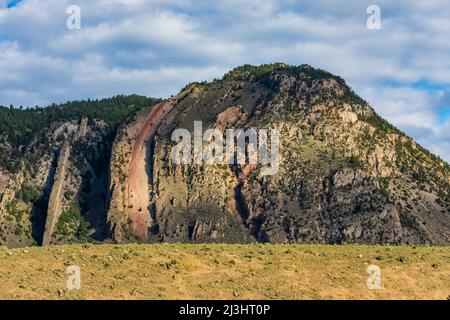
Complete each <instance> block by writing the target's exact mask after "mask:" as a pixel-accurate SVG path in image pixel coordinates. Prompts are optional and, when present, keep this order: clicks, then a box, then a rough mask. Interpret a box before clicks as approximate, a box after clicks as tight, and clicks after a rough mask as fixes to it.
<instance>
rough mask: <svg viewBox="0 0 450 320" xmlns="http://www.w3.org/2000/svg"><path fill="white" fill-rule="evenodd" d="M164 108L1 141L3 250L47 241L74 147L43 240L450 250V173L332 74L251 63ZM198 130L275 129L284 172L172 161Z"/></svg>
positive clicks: (72, 122)
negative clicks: (57, 179) (180, 139)
mask: <svg viewBox="0 0 450 320" xmlns="http://www.w3.org/2000/svg"><path fill="white" fill-rule="evenodd" d="M141 102H145V101H141ZM156 102H158V101H154V103H153V104H154V105H152V104H148V105H147V107H142V105H139V106H131V107H130V106H128V107H127V108H126V110H127V112H122V113H121V117H120V119H116V120H115V121H107V120H105V118H104V116H103V118H102V116H101V115H100V116H98V115H95V114H92V109H89V110H90V111H89V112H91V113H90V114H86V112H87V111H86V110H82V111H80V112H79V113H76V116H75V117H72V118H71V117H68V119H64V117H59V118H58V117H55V119H54V121H51V122H50V123H49V124H46V125H45V126H42V128H41V130H38V131H36V132H31V133H30V137H29V138H28V140H27V141H28V144H27V145H20V144H19V143H18V142H15V141H14V140H13V139H11V137H10V136H11V133H10V132H7V133H0V137H1V138H0V148H1V150H2V153H3V151H5V152H8V153H9V154H14V157H6V159H5V157H3V158H1V157H0V158H1V159H0V160H2V159H3V160H2V161H1V162H0V194H1V195H2V196H1V199H2V200H1V203H0V243H2V244H6V245H12V246H17V245H24V244H29V243H32V242H33V241H34V242H36V243H38V244H40V243H41V242H42V236H43V230H44V229H45V228H43V227H42V226H45V222H46V219H47V215H48V214H47V213H48V212H49V205H50V209H53V207H51V206H52V203H51V201H50V203H48V202H49V201H48V198H49V197H50V193H51V192H52V188H54V187H55V186H54V184H55V183H54V181H53V180H54V175H55V171H58V170H57V167H58V164H57V162H58V157H57V155H58V153H59V152H60V149H61V146H62V144H63V141H68V142H69V144H70V157H69V160H68V162H69V163H68V164H67V169H66V172H67V173H66V179H64V181H65V182H64V185H63V190H64V192H63V193H62V194H63V196H62V200H61V201H62V209H61V212H59V213H57V215H59V218H58V221H57V222H56V227H55V232H54V234H52V236H51V240H50V241H49V242H48V243H65V242H84V241H91V240H95V241H108V240H113V241H116V242H130V241H143V242H251V241H258V242H273V243H285V242H286V243H294V242H308V243H344V242H345V243H353V242H357V243H391V244H404V243H409V244H413V243H414V244H424V243H430V244H447V245H448V244H450V167H449V165H448V164H447V163H446V162H444V161H442V160H441V159H439V158H438V157H436V156H434V155H432V154H430V153H429V152H428V151H427V150H425V149H423V148H422V147H421V146H419V145H418V144H416V143H415V142H414V141H413V140H412V139H410V138H409V137H407V136H406V135H405V134H403V133H402V132H400V131H399V130H397V129H396V128H395V127H393V126H392V125H390V124H389V123H387V122H386V121H385V120H383V119H382V118H380V117H379V116H378V115H377V114H376V113H375V112H374V110H373V109H372V108H371V107H370V106H369V105H368V104H367V103H366V102H365V101H364V100H362V99H361V98H359V97H358V96H357V95H356V94H355V93H354V92H353V91H352V90H351V89H350V88H349V87H348V86H347V85H346V84H345V82H344V81H343V80H342V79H341V78H339V77H337V76H334V75H332V74H330V73H328V72H325V71H322V70H319V69H314V68H312V67H310V66H308V65H302V66H299V67H294V66H287V65H284V64H273V65H263V66H259V67H253V66H243V67H239V68H236V69H234V70H232V71H231V72H229V73H228V74H226V75H225V76H224V77H223V79H221V80H215V81H213V82H211V83H192V84H190V85H188V86H187V87H186V88H185V89H183V90H182V91H181V93H180V94H178V95H177V96H174V97H172V98H171V99H169V100H167V101H164V102H162V103H159V104H156ZM61 108H62V109H61V110H62V112H63V111H64V110H66V112H67V113H68V114H71V113H70V110H73V109H71V108H70V107H68V106H65V107H61ZM64 108H66V109H64ZM72 108H73V106H72ZM105 110H106V109H105ZM22 112H25V111H22ZM40 112H43V111H42V110H41V111H40ZM72 114H73V112H72ZM0 118H1V114H0ZM83 118H87V119H88V121H87V123H86V124H85V126H86V128H84V129H83V128H82V127H83V126H82V125H81V124H82V123H83V120H82V119H83ZM194 121H202V125H203V130H206V129H208V128H216V129H221V130H225V129H229V128H243V129H248V128H266V129H276V130H278V132H279V134H280V163H279V171H278V173H277V174H274V175H263V174H261V173H262V172H261V166H260V165H253V164H248V165H240V164H237V163H232V164H231V163H230V164H216V165H209V164H203V165H199V164H184V165H177V164H174V163H173V159H172V157H171V152H172V150H173V147H174V146H175V144H176V142H173V141H172V139H171V136H172V133H173V131H174V130H175V129H179V128H184V129H187V130H190V131H193V128H194ZM0 124H1V122H0ZM80 131H81V132H82V133H80ZM80 136H81V137H80ZM43 137H45V140H46V143H47V144H48V145H50V146H51V147H48V148H44V147H43V144H44V143H43V142H42V141H41V140H42V139H44V138H43ZM19 140H20V139H19ZM19 146H20V147H19ZM10 159H14V164H15V166H13V165H12V164H11V161H12V160H10ZM16 159H18V160H16ZM30 166H31V167H33V166H34V169H31V168H30ZM12 168H15V170H12ZM50 198H51V197H50ZM50 212H52V211H50Z"/></svg>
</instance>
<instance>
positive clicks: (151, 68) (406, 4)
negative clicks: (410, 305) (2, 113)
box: [0, 0, 450, 161]
mask: <svg viewBox="0 0 450 320" xmlns="http://www.w3.org/2000/svg"><path fill="white" fill-rule="evenodd" d="M300 3H301V4H300ZM72 4H76V5H79V7H80V8H81V30H69V29H67V27H66V19H67V17H68V14H66V9H67V7H68V6H69V5H72ZM370 4H377V5H379V6H380V8H381V25H382V29H381V30H368V29H367V27H366V20H367V17H368V14H367V13H366V9H367V7H368V6H369V5H370ZM272 62H286V63H289V64H294V65H299V64H303V63H308V64H311V65H312V66H314V67H319V68H323V69H326V70H328V71H330V72H332V73H335V74H338V75H340V76H342V77H343V78H344V79H345V80H346V81H347V83H348V84H349V85H350V86H352V87H353V88H354V89H355V91H356V92H357V93H358V94H359V95H361V96H362V97H363V98H365V99H366V100H367V101H368V102H369V103H370V104H371V105H372V106H373V107H374V108H375V109H376V111H377V112H379V113H380V114H381V115H382V116H383V117H385V118H387V119H388V120H389V121H390V122H392V123H393V124H395V125H396V126H397V127H399V128H400V129H402V130H403V131H405V132H406V133H407V134H409V135H410V136H412V137H413V138H415V139H416V140H418V141H419V142H420V143H421V144H422V145H424V146H425V147H427V148H429V149H430V150H431V151H433V152H435V153H437V154H439V155H440V156H441V157H442V158H444V159H446V160H447V161H450V120H449V116H450V3H449V2H448V0H427V1H419V0H418V1H406V0H403V1H401V0H400V1H373V0H372V1H365V0H346V1H345V5H344V4H343V2H341V1H323V0H307V1H281V0H280V1H275V0H248V1H246V0H239V1H238V0H219V1H206V0H205V1H201V0H183V1H181V0H180V1H176V0H154V1H151V0H97V1H92V0H70V1H68V0H22V1H17V0H16V1H8V0H0V105H10V104H13V105H15V106H19V105H23V106H35V105H40V106H42V105H47V104H50V103H52V102H57V103H58V102H64V101H67V100H75V99H87V98H102V97H109V96H112V95H116V94H131V93H137V94H143V95H147V96H154V97H168V96H170V95H172V94H176V93H177V92H178V91H179V89H180V88H182V87H184V86H185V85H186V84H187V83H188V82H192V81H203V80H212V79H213V78H220V77H221V76H222V75H223V74H224V73H225V72H227V71H228V70H229V69H231V68H234V67H236V66H238V65H242V64H245V63H250V64H254V65H257V64H262V63H272Z"/></svg>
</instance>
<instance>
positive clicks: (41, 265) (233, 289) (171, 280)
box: [0, 244, 450, 299]
mask: <svg viewBox="0 0 450 320" xmlns="http://www.w3.org/2000/svg"><path fill="white" fill-rule="evenodd" d="M369 264H376V265H378V266H379V267H380V268H381V273H382V289H380V290H369V289H368V288H366V281H367V277H368V274H367V273H366V270H367V266H368V265H369ZM69 265H78V266H80V268H81V277H82V278H81V281H82V287H81V290H72V291H69V290H67V288H66V277H67V275H66V270H67V266H69ZM449 295H450V247H392V246H363V245H345V246H326V245H259V244H250V245H220V244H218V245H217V244H214V245H206V244H205V245H202V244H201V245H192V244H174V245H134V244H131V245H86V246H80V245H73V246H53V247H46V248H25V249H24V248H22V249H6V248H1V249H0V298H1V299H447V297H448V296H449Z"/></svg>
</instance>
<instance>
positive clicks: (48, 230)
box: [42, 141, 70, 246]
mask: <svg viewBox="0 0 450 320" xmlns="http://www.w3.org/2000/svg"><path fill="white" fill-rule="evenodd" d="M69 155H70V145H69V141H64V143H63V145H62V147H61V150H60V152H59V156H58V161H57V167H56V173H55V177H54V181H53V186H52V192H51V193H50V199H49V201H48V210H47V218H46V223H45V231H44V236H43V239H42V245H43V246H46V245H49V244H50V241H51V238H52V235H53V231H54V229H55V226H56V224H57V222H58V219H59V217H60V216H61V213H62V203H61V202H62V196H63V195H62V192H63V188H64V183H65V181H66V171H67V164H68V162H69Z"/></svg>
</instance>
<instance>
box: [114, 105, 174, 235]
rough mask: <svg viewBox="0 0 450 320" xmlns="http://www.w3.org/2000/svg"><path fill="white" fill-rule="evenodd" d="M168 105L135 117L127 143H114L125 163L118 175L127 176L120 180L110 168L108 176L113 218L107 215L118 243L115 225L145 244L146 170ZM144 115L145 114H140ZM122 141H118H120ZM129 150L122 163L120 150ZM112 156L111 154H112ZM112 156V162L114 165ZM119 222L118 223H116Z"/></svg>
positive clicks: (147, 225) (148, 221) (148, 217)
mask: <svg viewBox="0 0 450 320" xmlns="http://www.w3.org/2000/svg"><path fill="white" fill-rule="evenodd" d="M172 107H173V105H172V104H171V103H170V102H162V103H160V104H157V105H155V106H153V107H152V108H151V110H150V111H147V112H148V113H147V114H146V115H144V114H139V115H138V116H137V120H136V121H135V122H134V123H133V124H131V125H130V127H129V129H128V130H127V134H126V135H127V139H119V141H116V143H115V148H116V149H117V150H116V151H117V154H118V155H120V157H121V159H122V161H121V162H125V161H126V162H127V164H126V168H122V172H123V171H124V172H127V173H128V174H127V176H126V179H123V177H122V173H121V170H119V171H118V172H115V171H114V168H112V173H111V192H112V195H111V204H110V211H114V212H115V213H116V214H115V215H114V214H110V215H109V221H110V224H111V225H112V228H113V229H114V228H116V230H115V231H114V230H113V232H116V234H115V239H116V240H117V241H120V240H121V238H122V235H120V234H119V233H120V231H119V229H120V228H121V227H120V228H118V229H117V227H118V224H121V225H123V224H128V225H129V227H130V229H131V232H132V234H133V235H134V236H136V237H138V238H140V239H142V240H146V239H147V238H148V230H149V228H150V226H151V224H152V218H151V214H150V209H149V206H150V190H149V180H150V179H149V178H150V177H149V175H150V174H151V173H150V172H151V169H149V168H148V161H149V156H150V149H151V144H152V141H153V139H154V136H155V134H156V131H157V129H158V127H159V124H160V123H161V121H162V120H163V119H164V117H165V115H166V114H167V113H168V112H169V111H170V110H171V109H172ZM144 112H145V111H144ZM120 140H122V141H120ZM123 148H128V149H130V148H131V152H130V153H129V154H128V156H127V159H123V156H124V153H125V151H124V149H123ZM113 153H114V151H113ZM114 158H115V157H114V154H113V157H112V159H113V162H114V161H115V159H114ZM120 221H121V222H120Z"/></svg>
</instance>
